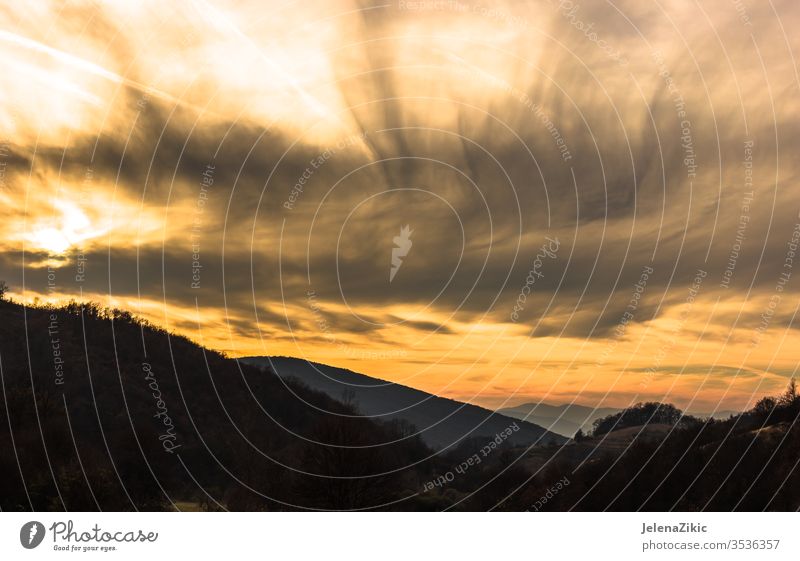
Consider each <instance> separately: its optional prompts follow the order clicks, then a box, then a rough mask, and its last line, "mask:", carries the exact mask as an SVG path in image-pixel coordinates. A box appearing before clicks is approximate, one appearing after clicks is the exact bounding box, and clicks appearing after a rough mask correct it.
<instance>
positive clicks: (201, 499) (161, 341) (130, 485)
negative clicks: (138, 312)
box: [0, 300, 432, 511]
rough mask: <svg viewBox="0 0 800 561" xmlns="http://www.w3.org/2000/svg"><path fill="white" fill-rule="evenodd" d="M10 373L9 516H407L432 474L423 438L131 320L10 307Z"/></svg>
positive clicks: (0, 404) (4, 501) (3, 469)
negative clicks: (394, 506) (393, 509)
mask: <svg viewBox="0 0 800 561" xmlns="http://www.w3.org/2000/svg"><path fill="white" fill-rule="evenodd" d="M0 375H1V378H0V379H1V380H2V392H3V399H2V400H0V418H2V419H4V422H2V423H0V451H1V453H0V508H2V510H4V511H5V510H27V509H33V510H65V509H66V510H89V511H92V510H135V509H138V510H163V509H172V508H177V507H176V505H179V504H183V505H185V504H189V505H192V507H191V508H208V509H236V510H278V509H280V510H283V509H355V508H364V507H374V506H376V505H382V504H387V503H388V504H391V503H392V502H399V503H398V504H399V505H401V506H400V507H399V508H403V506H402V505H403V504H404V503H403V501H404V500H413V497H414V495H415V493H416V489H417V488H418V487H419V483H418V480H421V479H423V478H424V477H426V474H427V471H426V470H428V469H429V467H427V466H429V464H430V460H428V458H430V456H431V454H432V451H431V450H430V449H428V447H427V446H425V444H424V443H423V442H422V441H421V440H420V439H419V438H418V437H415V436H413V435H412V434H409V427H405V426H402V425H401V424H399V423H390V422H387V423H383V422H381V421H379V420H371V419H364V418H358V417H357V416H355V411H354V410H353V409H352V407H350V406H348V405H345V404H343V403H341V402H339V401H336V400H335V399H332V398H330V397H329V396H327V395H325V394H324V393H321V392H317V391H314V390H311V389H309V388H308V387H305V386H303V385H302V384H296V383H294V382H292V381H286V380H280V379H278V377H277V376H275V375H274V374H271V373H269V372H264V371H262V370H261V369H258V368H255V367H251V366H247V365H245V364H242V363H238V362H237V361H235V360H232V359H229V358H226V357H225V356H223V355H221V354H219V353H216V352H214V351H210V350H208V349H204V348H202V347H200V346H198V345H196V344H194V343H192V342H191V341H189V340H187V339H185V338H183V337H178V336H175V335H173V334H170V333H167V332H165V331H163V330H161V329H157V328H155V327H154V326H151V325H148V324H147V323H145V322H142V321H138V320H136V319H135V318H134V317H132V316H131V314H129V313H127V312H122V311H119V310H102V309H100V308H99V307H97V306H93V305H79V304H74V303H73V304H70V305H68V306H65V307H61V308H45V307H40V308H31V307H28V308H23V307H22V306H19V305H17V304H14V303H11V302H6V301H2V300H0ZM408 508H412V507H408Z"/></svg>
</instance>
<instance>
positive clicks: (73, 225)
mask: <svg viewBox="0 0 800 561" xmlns="http://www.w3.org/2000/svg"><path fill="white" fill-rule="evenodd" d="M56 206H57V208H58V209H59V210H58V215H57V216H54V217H52V218H51V219H49V220H44V221H41V222H40V223H38V224H37V225H36V226H35V227H34V228H33V230H32V232H31V233H30V235H29V236H28V241H29V242H30V243H31V244H32V245H33V246H34V247H35V248H36V249H39V250H42V251H46V252H47V253H49V254H50V255H63V254H64V253H66V252H67V251H69V249H70V248H72V247H74V246H76V245H78V244H80V243H82V242H84V241H86V240H88V239H91V238H94V237H96V236H98V235H100V234H101V232H98V231H96V230H95V229H94V228H92V222H91V220H90V219H89V217H88V216H87V215H86V213H85V212H84V211H83V210H81V209H80V208H79V207H78V206H76V205H75V204H73V203H69V202H64V201H61V202H59V203H58V204H57V205H56Z"/></svg>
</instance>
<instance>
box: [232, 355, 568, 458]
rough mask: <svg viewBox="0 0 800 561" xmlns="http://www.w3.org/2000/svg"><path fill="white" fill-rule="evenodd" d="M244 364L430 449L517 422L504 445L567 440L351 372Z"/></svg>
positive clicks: (289, 362) (252, 360)
mask: <svg viewBox="0 0 800 561" xmlns="http://www.w3.org/2000/svg"><path fill="white" fill-rule="evenodd" d="M239 360H240V362H244V363H245V364H249V365H253V366H260V367H266V368H270V369H271V370H274V372H275V373H276V374H277V375H278V376H280V377H281V378H295V379H297V380H299V381H300V382H302V383H303V384H305V385H307V386H308V387H309V388H310V389H312V390H316V391H321V392H323V393H325V394H327V395H328V396H330V397H332V398H333V399H337V400H344V401H346V402H349V403H352V404H353V405H354V406H355V407H356V409H357V410H358V411H359V412H360V413H362V414H363V415H366V416H370V417H372V418H373V419H375V420H380V421H388V420H395V419H402V420H405V421H406V422H408V423H410V424H412V425H414V426H415V427H416V429H417V431H418V432H419V436H420V437H421V438H422V440H423V441H424V442H425V443H426V444H428V445H429V446H431V447H433V448H436V449H442V448H450V447H453V446H455V445H457V444H458V443H459V442H460V441H462V440H465V439H466V438H468V437H469V438H494V437H495V435H497V434H499V433H501V432H503V431H505V430H506V429H507V428H508V427H509V426H511V425H512V424H513V423H515V422H516V424H517V426H518V427H519V430H517V431H515V432H513V433H512V435H511V436H510V437H509V438H508V439H507V440H508V442H509V443H510V444H512V445H515V446H530V445H534V444H563V443H564V442H566V439H565V438H564V437H563V435H561V434H555V433H554V432H551V431H548V430H546V429H544V428H542V427H540V426H538V425H537V424H534V423H531V422H524V421H522V420H520V419H519V418H518V417H515V418H510V416H506V415H503V414H500V413H497V412H493V411H490V410H488V409H484V408H482V407H478V406H476V405H470V404H467V403H462V402H460V401H455V400H452V399H447V398H443V397H437V396H435V395H432V394H429V393H426V392H423V391H421V390H416V389H413V388H409V387H407V386H402V385H400V384H394V383H391V382H387V381H384V380H379V379H377V378H371V377H369V376H365V375H364V374H358V373H356V372H353V371H351V370H346V369H343V368H336V367H333V366H327V365H324V364H318V363H314V362H309V361H306V360H302V359H297V358H288V357H248V358H243V359H239Z"/></svg>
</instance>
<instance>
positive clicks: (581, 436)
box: [572, 429, 586, 442]
mask: <svg viewBox="0 0 800 561" xmlns="http://www.w3.org/2000/svg"><path fill="white" fill-rule="evenodd" d="M584 438H586V437H585V436H584V434H583V429H578V432H576V433H575V436H574V437H573V438H572V440H574V441H575V442H580V441H581V440H583V439H584Z"/></svg>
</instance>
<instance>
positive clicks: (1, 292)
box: [0, 281, 8, 301]
mask: <svg viewBox="0 0 800 561" xmlns="http://www.w3.org/2000/svg"><path fill="white" fill-rule="evenodd" d="M6 292H8V285H7V284H6V281H0V301H2V300H5V299H6Z"/></svg>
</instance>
